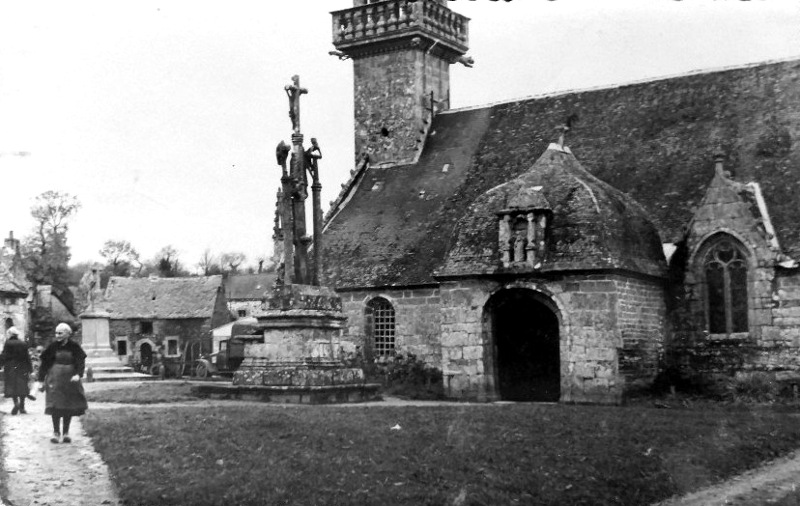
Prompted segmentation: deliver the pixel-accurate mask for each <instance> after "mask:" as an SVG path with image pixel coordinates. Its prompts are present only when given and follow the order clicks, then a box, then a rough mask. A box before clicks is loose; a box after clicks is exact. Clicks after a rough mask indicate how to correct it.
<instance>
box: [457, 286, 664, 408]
mask: <svg viewBox="0 0 800 506" xmlns="http://www.w3.org/2000/svg"><path fill="white" fill-rule="evenodd" d="M502 288H527V289H530V290H533V291H535V292H538V293H539V294H541V295H542V296H544V297H545V298H547V299H549V300H551V301H552V303H553V304H554V306H555V307H556V308H557V313H558V314H557V316H558V317H559V320H560V339H561V347H560V356H561V358H560V360H561V401H564V402H600V403H618V402H620V401H621V399H622V395H623V393H624V392H625V391H626V390H627V388H628V387H627V384H628V382H630V383H631V384H635V383H642V382H649V381H651V380H652V379H653V378H654V376H655V373H656V370H657V367H658V354H659V352H660V350H661V347H662V344H663V335H664V318H665V314H666V308H665V300H664V295H663V288H662V287H661V285H660V284H659V283H656V282H647V281H640V280H636V279H632V278H628V277H626V276H619V275H605V274H599V275H581V276H564V277H561V278H558V279H554V280H548V281H546V282H541V281H527V282H523V281H518V282H514V283H511V284H504V285H503V284H500V283H498V282H494V281H470V282H454V283H446V284H444V285H443V286H442V369H443V372H444V375H445V385H446V388H448V394H449V395H450V396H452V397H462V398H474V399H478V400H496V399H497V398H498V394H497V392H496V389H495V385H494V374H493V373H494V364H493V361H494V358H493V353H494V352H493V344H492V336H491V332H492V331H491V321H490V316H489V315H487V314H485V312H484V306H485V305H486V303H487V302H488V300H489V298H490V296H491V295H492V294H493V293H495V292H497V291H498V290H500V289H502Z"/></svg>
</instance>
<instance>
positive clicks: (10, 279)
mask: <svg viewBox="0 0 800 506" xmlns="http://www.w3.org/2000/svg"><path fill="white" fill-rule="evenodd" d="M29 286H30V283H29V282H28V280H27V278H26V276H25V271H24V270H23V269H22V266H21V263H20V261H19V254H18V253H17V252H16V250H13V249H10V248H8V247H0V292H4V293H12V294H20V295H22V294H27V293H28V287H29Z"/></svg>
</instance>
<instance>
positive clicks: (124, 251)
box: [100, 240, 142, 276]
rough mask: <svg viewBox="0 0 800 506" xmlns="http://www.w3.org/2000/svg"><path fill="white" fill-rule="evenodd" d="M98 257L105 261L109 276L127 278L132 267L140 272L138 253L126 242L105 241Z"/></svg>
mask: <svg viewBox="0 0 800 506" xmlns="http://www.w3.org/2000/svg"><path fill="white" fill-rule="evenodd" d="M100 256H102V257H103V258H105V259H106V264H107V267H108V270H109V271H110V272H109V274H110V275H111V276H128V275H130V274H131V270H132V269H133V268H134V267H135V268H137V270H141V266H142V264H141V262H139V252H138V251H136V248H134V247H133V246H132V245H131V243H130V242H128V241H111V240H109V241H106V242H105V244H103V249H101V250H100Z"/></svg>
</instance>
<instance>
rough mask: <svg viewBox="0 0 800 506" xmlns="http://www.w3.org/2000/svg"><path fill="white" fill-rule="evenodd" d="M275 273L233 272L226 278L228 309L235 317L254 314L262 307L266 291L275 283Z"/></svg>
mask: <svg viewBox="0 0 800 506" xmlns="http://www.w3.org/2000/svg"><path fill="white" fill-rule="evenodd" d="M275 278H276V274H275V273H270V272H262V273H256V274H231V275H229V276H227V277H226V278H225V294H226V296H227V300H228V309H229V310H230V312H231V315H232V316H233V317H234V318H244V317H247V316H252V315H253V314H254V313H255V312H257V311H258V310H259V309H260V308H261V302H262V301H263V299H264V293H265V292H267V291H268V290H270V289H271V288H272V286H273V285H274V284H275Z"/></svg>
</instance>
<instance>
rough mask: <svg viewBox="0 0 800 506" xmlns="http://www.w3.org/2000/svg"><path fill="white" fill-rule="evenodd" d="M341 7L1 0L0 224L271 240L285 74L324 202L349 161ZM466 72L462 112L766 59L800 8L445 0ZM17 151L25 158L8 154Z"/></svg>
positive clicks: (73, 240) (216, 242) (787, 49)
mask: <svg viewBox="0 0 800 506" xmlns="http://www.w3.org/2000/svg"><path fill="white" fill-rule="evenodd" d="M350 6H352V1H351V0H291V1H289V0H283V1H280V2H264V1H261V2H244V1H230V0H228V1H225V2H222V1H219V2H208V1H198V0H192V1H177V0H171V1H153V0H136V1H117V2H108V1H107V0H102V1H96V2H89V1H81V0H71V1H67V2H65V1H63V0H59V1H52V2H45V1H34V0H30V1H25V2H11V1H6V2H0V171H2V175H3V182H4V184H3V193H2V198H0V235H3V236H5V235H6V234H7V232H8V230H13V231H14V232H15V234H16V235H17V236H18V237H19V236H24V235H27V234H28V233H29V232H30V230H31V228H32V225H33V221H32V218H31V217H30V214H29V210H30V207H31V205H32V203H33V198H34V197H35V196H36V195H37V194H39V193H41V192H44V191H46V190H57V191H62V192H69V193H72V194H74V195H77V196H78V198H79V199H80V201H81V203H82V206H83V207H82V208H81V210H80V212H79V213H78V214H77V215H76V217H75V218H74V220H73V222H72V225H71V229H70V231H69V237H68V240H69V244H70V246H71V247H72V253H73V262H80V261H86V260H92V259H98V260H99V258H100V257H99V255H98V253H97V252H98V250H99V249H100V248H101V246H102V244H103V242H104V241H106V240H108V239H124V240H129V241H131V242H132V243H133V245H134V246H135V247H136V248H137V249H139V251H140V252H141V253H142V256H143V257H145V258H150V257H152V256H153V255H155V253H156V252H157V250H159V249H160V248H161V247H163V246H166V245H172V246H174V247H175V248H177V249H178V251H179V252H180V258H181V260H182V262H183V263H184V265H186V266H188V267H193V266H194V264H196V263H197V261H198V260H199V257H200V255H201V253H202V251H203V250H204V249H206V248H210V249H211V250H212V252H214V253H220V252H225V251H243V252H244V253H246V254H247V256H248V263H255V262H256V260H257V258H258V257H259V256H267V255H268V254H269V252H270V251H271V242H272V241H271V235H272V224H273V216H274V214H273V213H274V203H275V192H276V190H277V188H278V185H279V169H278V168H277V167H276V164H275V161H274V148H275V145H276V144H277V143H278V142H279V141H280V140H285V141H287V142H289V141H290V133H291V131H290V130H291V123H290V121H289V118H288V115H287V111H288V100H287V98H286V95H285V93H284V91H283V86H284V85H285V84H288V83H289V82H290V78H291V76H292V75H293V74H299V75H300V77H301V84H302V85H303V86H304V87H307V88H308V89H309V94H308V95H305V96H304V97H303V102H302V126H303V132H304V134H305V135H306V139H309V138H310V137H312V136H314V137H317V138H318V139H319V142H320V145H321V147H322V151H323V155H324V157H323V159H322V160H321V163H320V167H321V174H322V183H323V199H322V200H323V206H324V208H326V209H327V206H328V202H329V201H331V200H333V199H334V198H335V197H336V195H337V194H338V192H339V189H340V185H341V183H343V182H344V181H346V180H347V177H348V172H349V171H350V169H352V168H353V165H354V163H353V136H352V131H353V100H352V86H353V77H352V74H353V71H352V62H350V61H339V60H338V59H337V58H335V57H332V56H329V55H328V51H329V50H332V49H333V46H332V44H331V18H330V14H329V12H330V11H332V10H337V9H343V8H347V7H350ZM449 6H450V7H451V8H452V9H454V10H455V11H457V12H460V13H462V14H464V15H466V16H468V17H470V18H471V21H470V52H469V54H470V55H471V56H473V57H474V59H475V66H474V67H473V68H469V69H468V68H465V67H463V66H460V65H458V66H453V67H451V99H452V105H453V107H454V108H459V107H467V106H474V105H481V104H489V103H493V102H498V101H508V100H511V99H515V98H522V97H526V96H531V95H538V94H542V93H552V92H556V91H561V90H571V89H585V88H590V87H597V86H608V85H613V84H619V83H627V82H631V81H637V80H643V79H649V78H655V77H661V76H668V75H674V74H681V73H686V72H690V71H696V70H702V69H715V68H721V67H726V66H735V65H741V64H747V63H752V62H759V61H765V60H774V59H786V58H800V2H797V1H796V0H752V1H741V0H683V1H676V0H627V1H616V2H614V1H611V0H604V1H602V2H600V1H592V0H585V1H583V0H556V1H547V0H512V1H511V2H503V1H499V2H493V1H490V0H455V1H450V2H449ZM19 153H25V154H27V156H20V155H19Z"/></svg>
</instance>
